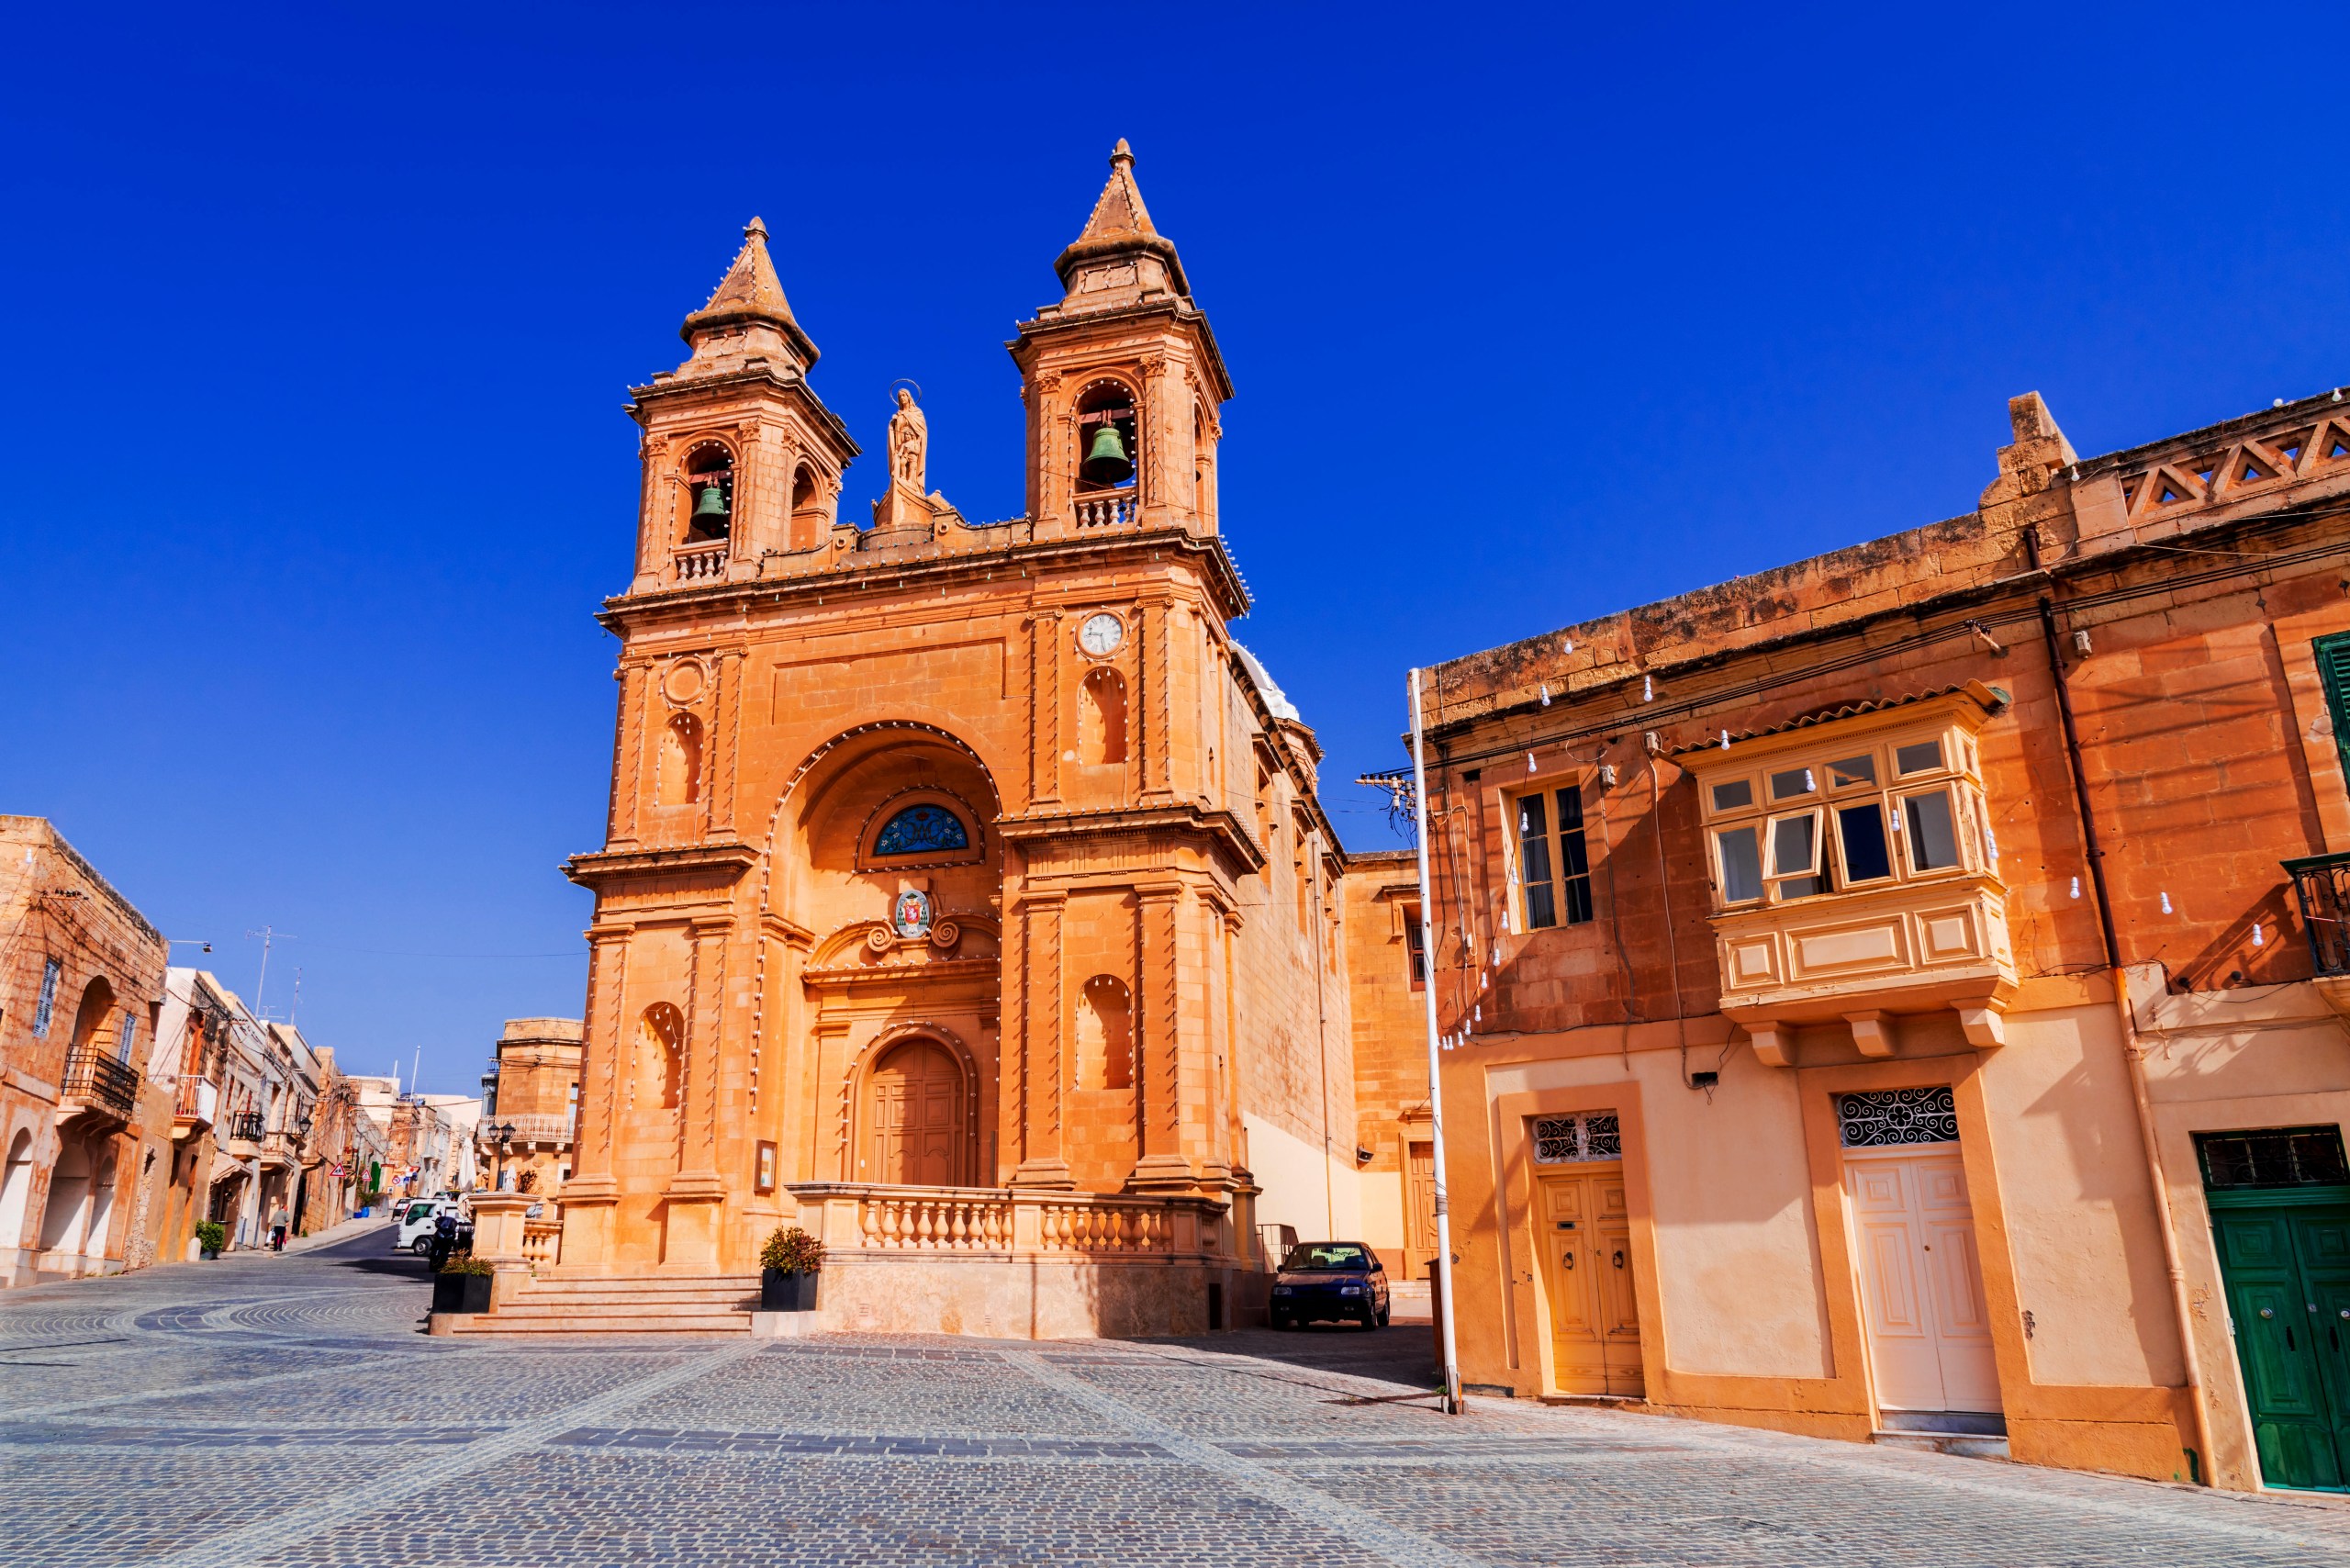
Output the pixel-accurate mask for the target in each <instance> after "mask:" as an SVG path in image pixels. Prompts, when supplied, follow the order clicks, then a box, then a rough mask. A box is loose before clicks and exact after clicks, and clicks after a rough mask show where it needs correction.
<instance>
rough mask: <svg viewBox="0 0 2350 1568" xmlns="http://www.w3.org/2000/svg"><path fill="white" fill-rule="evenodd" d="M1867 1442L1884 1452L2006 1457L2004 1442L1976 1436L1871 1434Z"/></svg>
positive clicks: (1979, 1457) (1973, 1433) (1909, 1433)
mask: <svg viewBox="0 0 2350 1568" xmlns="http://www.w3.org/2000/svg"><path fill="white" fill-rule="evenodd" d="M1869 1441H1871V1442H1873V1443H1875V1444H1877V1445H1879V1446H1880V1447H1883V1448H1889V1449H1908V1450H1912V1451H1913V1452H1917V1453H1948V1454H1956V1455H1958V1456H1959V1457H1960V1458H1962V1459H2006V1458H2007V1457H2009V1456H2008V1439H2005V1438H1996V1437H1989V1436H1986V1435H1984V1434H1981V1433H1976V1432H1871V1433H1870V1434H1869Z"/></svg>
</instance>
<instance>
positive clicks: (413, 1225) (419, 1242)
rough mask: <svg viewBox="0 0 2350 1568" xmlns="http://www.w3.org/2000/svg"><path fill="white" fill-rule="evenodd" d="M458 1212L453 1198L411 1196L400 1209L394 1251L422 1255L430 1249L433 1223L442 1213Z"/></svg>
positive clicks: (393, 1244) (451, 1213)
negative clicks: (397, 1236) (406, 1204)
mask: <svg viewBox="0 0 2350 1568" xmlns="http://www.w3.org/2000/svg"><path fill="white" fill-rule="evenodd" d="M457 1212H458V1207H457V1200H456V1199H454V1198H412V1199H410V1200H409V1201H408V1206H407V1207H406V1208H404V1209H402V1210H401V1211H400V1227H399V1238H398V1239H397V1240H396V1241H394V1242H393V1243H392V1249H393V1250H394V1251H396V1252H413V1253H415V1254H416V1255H417V1256H418V1257H420V1258H421V1257H423V1256H424V1255H425V1254H426V1253H427V1252H429V1251H431V1249H432V1229H433V1223H434V1222H435V1221H436V1220H438V1219H439V1218H440V1217H441V1216H442V1215H453V1214H455V1213H457Z"/></svg>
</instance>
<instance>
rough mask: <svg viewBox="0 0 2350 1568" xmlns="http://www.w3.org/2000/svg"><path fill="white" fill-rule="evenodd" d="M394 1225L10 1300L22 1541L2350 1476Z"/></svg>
mask: <svg viewBox="0 0 2350 1568" xmlns="http://www.w3.org/2000/svg"><path fill="white" fill-rule="evenodd" d="M426 1300H427V1282H426V1280H425V1276H424V1271H423V1266H422V1265H421V1264H420V1263H419V1262H418V1261H416V1260H413V1259H409V1258H407V1257H403V1256H397V1255H395V1254H393V1253H392V1252H391V1250H390V1247H389V1237H388V1234H387V1232H386V1231H385V1230H383V1229H380V1228H371V1229H367V1230H364V1231H363V1232H361V1233H359V1234H357V1235H354V1236H353V1237H350V1238H347V1239H341V1240H338V1241H335V1242H332V1243H330V1244H329V1245H326V1246H323V1247H320V1248H319V1249H315V1250H312V1251H309V1252H307V1253H301V1254H295V1255H288V1256H286V1257H283V1258H279V1257H273V1256H270V1255H267V1254H257V1253H232V1254H231V1255H230V1256H229V1258H227V1259H225V1260H221V1261H219V1262H217V1263H209V1264H185V1265H177V1266H172V1267H165V1268H156V1269H151V1270H147V1271H141V1272H139V1273H136V1274H132V1275H128V1276H124V1277H120V1278H117V1279H111V1280H105V1281H96V1282H84V1283H79V1284H72V1285H56V1286H43V1287H39V1288H37V1289H31V1290H25V1291H19V1292H15V1293H12V1294H8V1295H7V1296H6V1297H0V1366H5V1367H6V1372H5V1374H0V1452H5V1454H6V1459H5V1461H0V1520H5V1521H6V1540H7V1543H8V1545H7V1551H6V1558H7V1561H8V1562H10V1563H11V1564H13V1565H15V1568H65V1565H69V1564H70V1565H83V1564H119V1563H134V1562H135V1563H155V1564H166V1563H168V1564H173V1565H174V1568H196V1565H198V1564H207V1565H226V1564H236V1563H264V1564H273V1565H276V1564H283V1565H288V1568H291V1565H294V1564H318V1565H325V1564H368V1565H390V1564H403V1565H405V1564H441V1563H448V1564H456V1563H464V1564H484V1563H488V1564H516V1565H528V1568H555V1565H569V1564H608V1563H609V1564H623V1563H637V1562H674V1563H680V1564H705V1563H710V1564H719V1563H724V1564H735V1563H751V1562H760V1563H811V1564H812V1563H842V1562H925V1563H954V1564H968V1563H986V1564H1002V1563H1028V1562H1040V1563H1113V1562H1115V1563H1125V1562H1180V1563H1187V1564H1189V1563H1234V1564H1241V1563H1248V1564H1259V1563H1279V1562H1331V1561H1340V1560H1343V1561H1348V1562H1393V1563H1401V1564H1413V1565H1421V1564H1427V1565H1434V1564H1462V1563H1481V1562H1484V1563H1527V1564H1532V1563H1562V1564H1563V1563H1575V1564H1581V1563H1606V1564H1618V1565H1620V1564H1633V1563H1673V1564H1699V1563H1796V1562H1802V1563H1856V1564H1857V1563H1867V1564H1956V1563H2058V1562H2062V1563H2068V1564H2102V1563H2145V1562H2156V1563H2161V1564H2164V1565H2165V1568H2172V1565H2186V1564H2197V1563H2212V1564H2221V1563H2224V1564H2231V1565H2242V1564H2255V1563H2275V1564H2280V1565H2281V1564H2306V1563H2311V1562H2319V1561H2322V1560H2326V1559H2330V1558H2339V1557H2341V1556H2343V1555H2344V1554H2345V1553H2350V1508H2344V1507H2342V1506H2337V1505H2333V1504H2329V1503H2323V1502H2315V1501H2295V1500H2286V1499H2278V1498H2273V1497H2253V1498H2248V1497H2243V1496H2232V1495H2218V1494H2213V1493H2204V1492H2193V1491H2188V1490H2185V1489H2181V1488H2174V1487H2165V1486H2155V1485H2149V1484H2142V1483H2137V1482H2128V1481H2116V1480H2108V1479H2104V1478H2100V1477H2097V1476H2090V1475H2080V1474H2070V1473H2062V1472H2057V1471H2049V1470H2040V1469H2030V1468H2025V1467H2022V1466H2017V1465H2008V1464H2000V1463H1995V1462H1986V1461H1978V1460H1965V1459H1953V1458H1944V1457H1942V1456H1939V1455H1932V1454H1917V1453H1908V1452H1897V1451H1891V1450H1881V1449H1869V1448H1860V1447H1855V1446H1852V1445H1850V1444H1841V1443H1828V1442H1818V1441H1812V1440H1808V1439H1801V1438H1792V1437H1786V1436H1783V1435H1779V1434H1776V1433H1768V1432H1751V1431H1745V1430H1740V1429H1737V1428H1727V1427H1722V1426H1718V1425H1712V1424H1707V1423H1700V1422H1694V1421H1683V1420H1675V1419H1669V1418H1663V1417H1651V1416H1644V1415H1636V1414H1626V1413H1619V1412H1616V1411H1608V1410H1595V1409H1581V1408H1574V1409H1568V1408H1550V1407H1544V1406H1530V1405H1520V1404H1512V1403H1505V1402H1501V1401H1496V1400H1490V1399H1481V1400H1477V1401H1474V1402H1473V1403H1472V1412H1471V1414H1470V1415H1468V1416H1467V1417H1462V1418H1460V1419H1457V1420H1448V1419H1446V1418H1445V1417H1442V1416H1440V1415H1438V1414H1437V1413H1436V1412H1435V1411H1434V1410H1433V1409H1432V1408H1431V1407H1430V1405H1429V1402H1428V1401H1427V1398H1426V1397H1424V1396H1423V1395H1422V1394H1420V1392H1419V1391H1420V1390H1422V1389H1424V1388H1425V1387H1426V1379H1425V1373H1424V1369H1425V1361H1426V1357H1425V1353H1424V1351H1425V1346H1426V1344H1427V1339H1426V1335H1425V1330H1424V1329H1423V1328H1419V1327H1412V1328H1405V1327H1395V1328H1392V1329H1389V1330H1386V1331H1384V1332H1382V1333H1378V1334H1375V1335H1373V1334H1362V1333H1360V1332H1357V1331H1351V1330H1335V1329H1326V1330H1322V1331H1319V1332H1311V1333H1305V1334H1284V1335H1276V1334H1272V1333H1270V1332H1248V1333H1240V1334H1234V1335H1225V1336H1220V1337H1217V1338H1213V1339H1203V1340H1197V1341H1163V1340H1162V1341H1147V1342H1117V1341H1081V1342H1062V1343H1051V1344H1035V1345H1030V1344H1010V1343H993V1342H981V1341H972V1340H943V1339H912V1338H881V1337H871V1336H860V1337H838V1338H822V1339H813V1340H805V1341H785V1342H780V1343H775V1342H766V1343H757V1344H755V1343H753V1342H752V1341H749V1340H747V1339H718V1338H680V1339H643V1338H612V1339H604V1338H553V1339H550V1340H548V1341H546V1342H532V1343H529V1344H520V1345H518V1344H515V1343H513V1342H512V1341H504V1342H492V1343H487V1344H485V1343H481V1342H478V1341H476V1342H458V1343H452V1342H450V1341H447V1340H438V1339H430V1338H426V1337H425V1336H424V1334H423V1333H422V1331H421V1330H422V1317H423V1314H424V1310H425V1305H426Z"/></svg>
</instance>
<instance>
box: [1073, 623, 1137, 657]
mask: <svg viewBox="0 0 2350 1568" xmlns="http://www.w3.org/2000/svg"><path fill="white" fill-rule="evenodd" d="M1125 640H1126V623H1125V622H1123V621H1121V620H1119V619H1118V618H1117V617H1116V616H1114V615H1110V614H1106V613H1105V614H1102V615H1094V616H1089V617H1088V618H1087V619H1086V622H1085V624H1084V625H1082V626H1080V627H1079V628H1078V629H1077V645H1078V646H1079V647H1080V648H1083V649H1084V650H1085V651H1086V652H1087V653H1089V654H1091V655H1093V656H1094V657H1095V658H1101V657H1102V656H1103V655H1109V654H1114V653H1116V652H1117V651H1118V644H1121V643H1123V642H1125Z"/></svg>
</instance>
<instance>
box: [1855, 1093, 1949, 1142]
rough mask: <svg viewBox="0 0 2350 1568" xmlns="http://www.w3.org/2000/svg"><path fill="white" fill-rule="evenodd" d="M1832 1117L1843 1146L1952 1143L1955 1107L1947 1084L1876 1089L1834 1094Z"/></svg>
mask: <svg viewBox="0 0 2350 1568" xmlns="http://www.w3.org/2000/svg"><path fill="white" fill-rule="evenodd" d="M1836 1119H1837V1121H1838V1122H1839V1123H1840V1124H1841V1126H1842V1128H1843V1136H1844V1147H1845V1148H1895V1147H1897V1146H1899V1145H1901V1144H1908V1143H1956V1142H1957V1141H1958V1106H1957V1104H1956V1103H1955V1102H1954V1101H1953V1100H1952V1098H1951V1092H1950V1087H1949V1085H1947V1084H1944V1085H1943V1086H1942V1087H1941V1088H1937V1089H1880V1090H1872V1091H1870V1092H1866V1093H1855V1094H1840V1095H1838V1096H1837V1097H1836Z"/></svg>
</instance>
